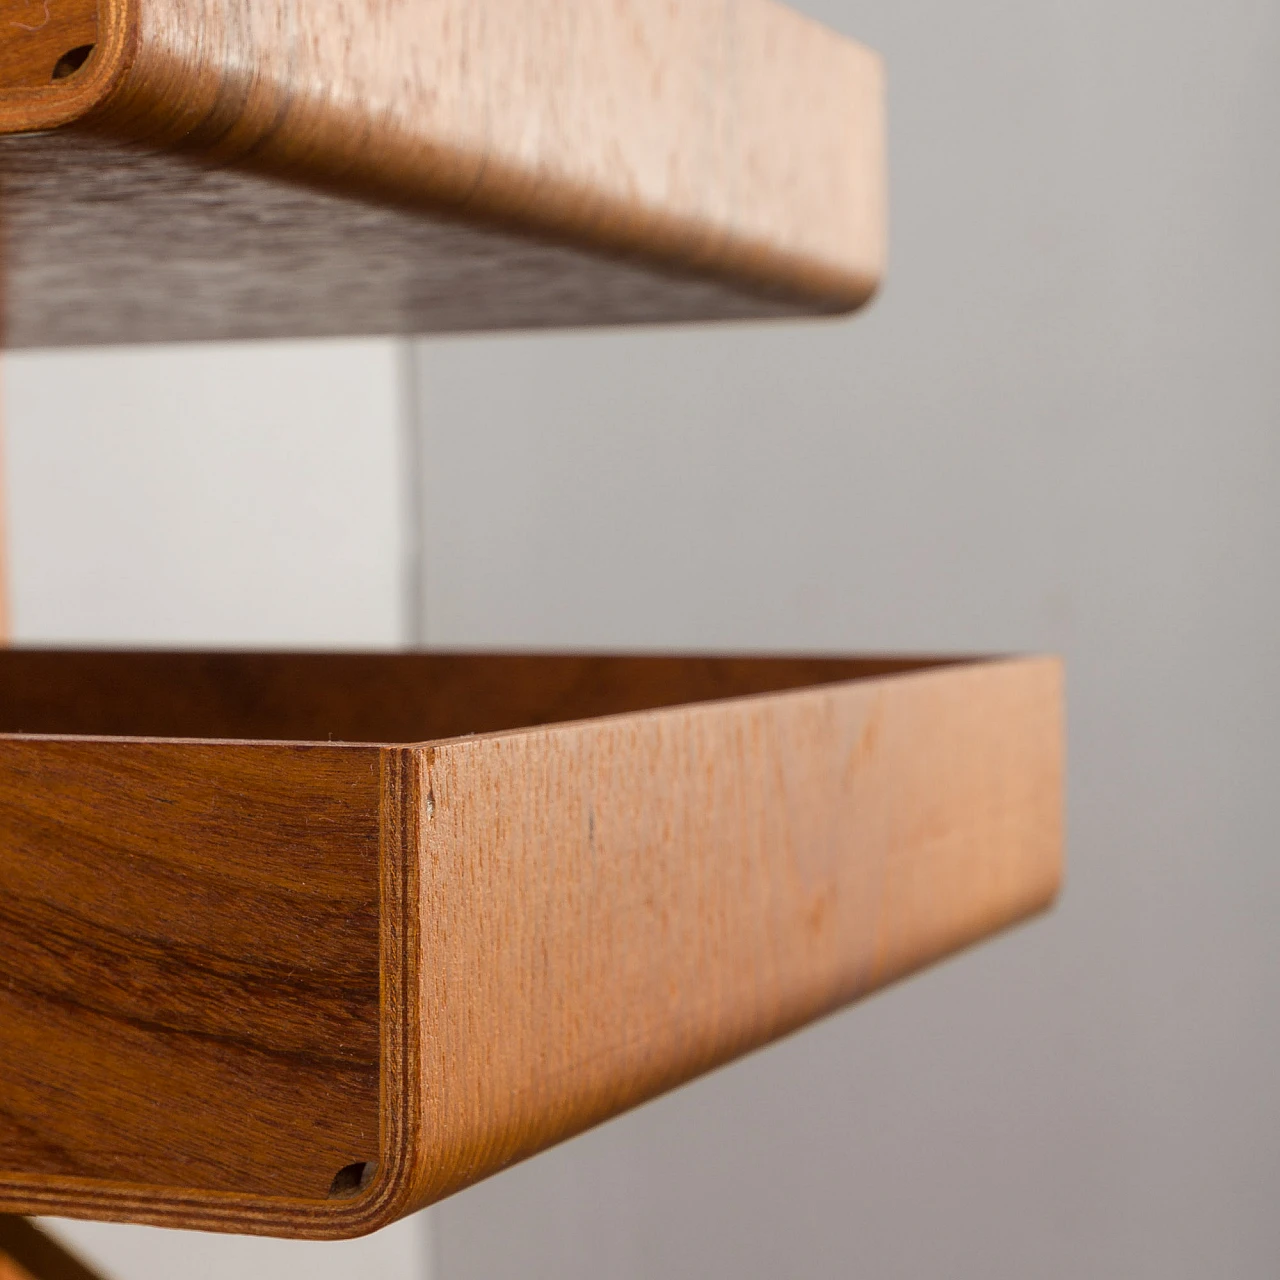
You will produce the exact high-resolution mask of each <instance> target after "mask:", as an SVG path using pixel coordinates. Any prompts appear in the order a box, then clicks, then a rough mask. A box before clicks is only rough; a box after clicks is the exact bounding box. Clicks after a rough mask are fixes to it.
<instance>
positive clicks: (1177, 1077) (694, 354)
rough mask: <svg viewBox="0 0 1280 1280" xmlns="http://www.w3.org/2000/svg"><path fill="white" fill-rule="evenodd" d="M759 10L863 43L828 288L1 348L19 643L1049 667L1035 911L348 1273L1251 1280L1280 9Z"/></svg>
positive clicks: (1263, 904) (1263, 952)
mask: <svg viewBox="0 0 1280 1280" xmlns="http://www.w3.org/2000/svg"><path fill="white" fill-rule="evenodd" d="M799 7H801V8H804V9H807V10H808V11H810V12H812V13H813V14H814V15H815V16H817V17H819V18H821V19H823V20H824V21H827V22H829V23H831V24H832V25H834V26H836V27H838V28H840V29H842V30H844V31H846V32H848V33H850V34H852V35H854V36H856V37H858V38H859V39H862V40H864V41H866V42H867V43H869V44H872V45H873V46H875V47H877V48H879V49H881V50H882V51H883V52H884V53H885V55H886V58H887V61H888V65H889V69H890V81H891V145H890V154H891V158H892V184H893V186H892V192H893V223H892V225H893V243H892V254H893V261H892V264H891V271H890V277H889V283H888V286H887V288H886V290H885V292H884V294H883V296H882V297H881V299H880V300H879V301H877V302H876V303H875V304H874V306H873V308H872V309H871V310H870V311H869V312H867V313H866V314H865V315H863V316H860V317H857V318H855V319H853V320H851V321H847V322H839V323H822V324H801V325H795V326H790V327H755V328H752V327H738V328H732V329H717V330H712V329H701V330H681V331H673V332H662V333H659V332H653V331H649V332H627V333H615V334H607V335H586V334H568V335H556V336H537V337H497V338H474V339H451V340H444V341H432V342H427V343H422V344H419V345H418V346H417V347H416V348H415V349H413V350H409V349H407V348H405V347H402V346H397V345H396V344H392V343H387V342H363V343H351V344H346V343H338V344H319V345H310V344H307V345H292V344H288V345H279V346H277V345H271V346H262V347H238V348H228V349H214V350H207V351H200V352H193V351H183V350H179V349H173V350H161V351H150V352H142V353H134V352H104V353H94V354H83V353H60V354H56V355H33V356H20V357H14V358H12V359H10V360H8V361H7V362H6V370H5V380H6V381H5V386H6V390H5V396H6V418H7V430H8V434H9V455H10V456H9V466H8V472H9V475H8V483H9V486H10V490H11V497H10V504H11V524H12V530H13V547H14V566H13V572H14V579H15V581H14V613H15V627H16V630H17V633H18V636H19V638H20V639H23V638H25V639H28V640H48V639H68V640H76V641H81V640H93V639H117V640H128V641H130V642H143V641H151V642H176V643H183V644H194V643H230V644H255V645H256V644H282V645H307V646H313V645H335V646H345V647H349V646H361V647H368V646H384V645H395V644H400V643H409V642H426V643H429V644H437V645H450V646H457V645H507V646H523V645H537V646H551V645H554V646H580V645H581V646H606V645H609V646H627V647H635V646H643V647H658V648H674V647H691V646H697V647H715V648H734V649H752V648H765V649H777V648H786V649H824V650H859V649H860V650H884V649H929V650H937V649H948V648H949V649H956V650H975V649H976V650H1016V649H1032V650H1054V651H1058V652H1061V653H1063V654H1065V656H1066V658H1067V662H1068V678H1069V716H1070V784H1069V868H1068V883H1067V889H1066V892H1065V895H1064V897H1063V899H1062V901H1061V903H1060V905H1059V906H1058V908H1057V909H1056V910H1055V912H1054V913H1053V914H1052V915H1051V916H1049V917H1047V918H1045V919H1043V920H1041V921H1038V922H1036V923H1034V924H1032V925H1030V926H1028V927H1026V928H1023V929H1021V930H1019V931H1017V932H1015V933H1013V934H1010V935H1008V936H1007V937H1005V938H1003V939H1001V940H999V941H997V942H995V943H992V944H990V945H987V946H985V947H982V948H980V949H978V950H976V951H973V952H972V953H970V954H968V955H966V956H963V957H961V958H960V959H958V960H955V961H953V962H951V963H949V964H947V965H945V966H943V967H941V968H939V969H936V970H933V971H931V972H928V973H926V974H923V975H921V976H919V977H917V978H914V979H912V980H911V981H909V982H907V983H905V984H903V985H902V986H900V987H898V988H895V989H893V990H891V991H889V992H887V993H885V994H883V995H881V996H879V997H876V998H874V999H873V1000H871V1001H869V1002H867V1003H866V1004H864V1005H862V1006H859V1007H857V1008H855V1009H853V1010H851V1011H849V1012H848V1013H845V1014H842V1015H840V1016H838V1017H835V1018H833V1019H830V1020H829V1021H827V1022H826V1023H824V1024H823V1025H821V1026H819V1027H817V1028H814V1029H811V1030H809V1031H806V1032H804V1033H802V1034H800V1035H798V1036H796V1037H794V1038H792V1039H791V1040H789V1041H787V1042H785V1043H783V1044H781V1045H778V1046H775V1047H774V1048H772V1049H769V1050H767V1051H765V1052H763V1053H760V1054H757V1055H755V1056H753V1057H752V1058H750V1059H748V1060H746V1061H744V1062H742V1063H739V1064H737V1065H735V1066H732V1067H730V1068H727V1069H726V1070H723V1071H721V1072H719V1073H717V1074H716V1075H714V1076H712V1077H710V1078H708V1079H705V1080H703V1081H700V1082H698V1083H696V1084H694V1085H692V1086H690V1087H688V1088H685V1089H683V1090H681V1091H679V1092H678V1093H676V1094H674V1095H672V1096H670V1097H668V1098H665V1099H662V1100H659V1101H658V1102H656V1103H653V1104H651V1105H650V1106H648V1107H645V1108H643V1109H642V1110H640V1111H638V1112H636V1113H634V1114H632V1115H630V1116H628V1117H624V1118H623V1119H621V1120H618V1121H616V1122H614V1123H612V1124H610V1125H606V1126H604V1127H603V1128H601V1129H599V1130H597V1131H595V1132H593V1133H591V1134H588V1135H586V1136H584V1137H582V1138H580V1139H578V1140H576V1141H574V1142H572V1143H569V1144H567V1145H566V1146H564V1147H562V1148H560V1149H558V1150H557V1151H554V1152H552V1153H549V1154H547V1155H544V1156H542V1157H540V1158H538V1159H536V1160H534V1161H531V1162H529V1163H528V1164H526V1165H523V1166H520V1167H518V1168H516V1169H513V1170H512V1171H510V1172H508V1173H506V1174H504V1175H502V1176H500V1177H498V1178H496V1179H494V1180H492V1181H491V1182H489V1183H486V1184H484V1185H482V1186H480V1187H477V1188H475V1189H473V1190H471V1191H468V1192H466V1193H463V1194H462V1195H460V1196H458V1197H455V1198H454V1199H453V1200H450V1201H448V1202H446V1203H445V1204H444V1205H442V1206H439V1207H438V1208H437V1209H435V1210H433V1211H431V1213H430V1214H428V1215H426V1219H425V1221H424V1222H423V1223H417V1224H411V1228H406V1229H405V1230H406V1231H409V1230H412V1231H414V1232H416V1233H417V1234H415V1235H413V1236H412V1238H409V1237H408V1236H407V1235H406V1236H404V1237H403V1241H404V1243H403V1248H401V1250H400V1252H398V1253H397V1255H396V1259H395V1260H394V1261H387V1260H386V1258H383V1259H382V1260H381V1261H370V1262H369V1263H368V1264H367V1269H366V1270H365V1271H364V1273H365V1274H371V1275H372V1274H381V1275H387V1276H398V1275H400V1274H405V1275H408V1274H415V1273H417V1274H423V1273H424V1270H422V1269H425V1267H426V1265H427V1261H426V1259H427V1256H428V1254H429V1255H430V1257H431V1259H432V1260H433V1262H434V1275H435V1276H436V1277H439V1278H440V1280H469V1278H471V1277H485V1278H486V1280H505V1278H506V1277H517V1276H519V1277H544V1276H545V1277H556V1278H558V1280H577V1278H578V1277H582V1278H584V1280H585V1278H586V1277H600V1276H611V1277H615V1276H616V1277H623V1278H628V1280H629V1278H630V1277H651V1276H675V1277H680V1276H690V1277H692V1276H708V1275H713V1276H714V1275H733V1276H735V1277H743V1278H750V1277H761V1278H765V1277H769V1278H773V1277H778V1276H846V1275H867V1276H874V1277H892V1276H903V1277H919V1276H964V1277H973V1278H974V1280H997V1278H1004V1277H1008V1278H1009V1280H1015V1278H1016V1280H1022V1278H1024V1277H1026V1276H1032V1275H1033V1276H1037V1277H1080V1276H1121V1275H1123V1276H1125V1277H1146V1276H1151V1277H1157V1276H1158V1277H1161V1278H1162V1280H1168V1278H1170V1277H1201V1276H1205V1275H1213V1276H1222V1277H1227V1276H1230V1277H1260V1276H1271V1275H1275V1274H1280V1216H1278V1215H1277V1214H1276V1213H1275V1211H1274V1208H1273V1205H1274V1201H1275V1197H1276V1189H1277V1186H1280V1100H1278V1098H1277V1093H1276V1089H1275V1087H1274V1081H1275V1080H1276V1079H1277V1077H1278V1076H1280V1017H1278V1016H1277V1010H1278V1009H1280V944H1278V943H1277V938H1276V925H1275V921H1276V919H1277V918H1280V856H1278V855H1280V808H1278V807H1277V805H1276V803H1275V801H1274V791H1275V783H1274V781H1273V778H1274V774H1275V772H1276V770H1277V767H1278V766H1280V501H1278V500H1277V486H1278V483H1280V359H1277V351H1278V350H1280V241H1278V238H1277V235H1276V232H1275V227H1276V225H1277V224H1278V223H1280V166H1278V165H1277V159H1276V140H1277V138H1278V137H1280V87H1278V86H1277V80H1276V75H1275V68H1276V66H1277V63H1278V61H1280V9H1277V8H1276V6H1274V5H1273V4H1271V3H1268V2H1267V0H1218V3H1215V4H1209V3H1208V0H1166V2H1165V3H1163V4H1157V3H1154V0H1117V2H1115V3H1110V4H1102V3H1100V2H1098V0H1077V2H1076V3H1071V4H1067V3H1062V2H1059V0H1032V2H1031V3H1026V2H1025V0H1024V3H1021V4H1013V3H1007V2H997V0H973V2H971V3H967V4H963V5H955V4H944V3H941V0H929V2H928V3H920V4H905V5H903V4H898V5H891V4H887V3H884V0H875V2H873V0H825V2H823V0H802V3H800V6H799ZM86 399H91V400H92V402H93V404H94V406H95V413H94V414H93V415H86V414H84V413H81V412H77V413H74V414H72V413H68V412H66V407H67V406H68V405H69V404H75V405H79V404H83V403H84V402H85V401H86ZM86 459H90V460H91V461H88V462H87V461H86ZM175 475H177V476H178V477H179V479H178V480H177V481H174V480H173V479H172V477H173V476H175ZM74 1230H75V1231H79V1232H80V1233H81V1235H80V1236H79V1237H77V1238H79V1239H81V1240H84V1241H88V1242H89V1243H90V1244H91V1245H92V1247H93V1248H94V1249H97V1250H99V1253H98V1256H99V1257H100V1258H101V1259H102V1260H103V1261H104V1262H106V1261H108V1260H109V1258H108V1255H109V1253H110V1250H111V1249H115V1250H117V1255H113V1256H119V1251H120V1250H122V1249H124V1248H125V1247H126V1243H125V1242H130V1241H133V1242H136V1241H138V1240H139V1239H140V1238H141V1239H142V1240H143V1242H144V1244H145V1247H148V1248H151V1249H152V1251H153V1253H152V1255H151V1256H155V1257H159V1256H160V1255H159V1253H157V1252H156V1250H158V1249H160V1246H159V1245H155V1244H147V1243H146V1242H148V1241H154V1240H155V1239H156V1238H157V1235H158V1233H149V1232H144V1233H142V1237H139V1236H138V1235H137V1234H133V1235H130V1234H129V1231H128V1229H120V1228H114V1229H113V1228H98V1227H93V1228H85V1227H78V1228H74ZM94 1233H96V1234H94ZM428 1235H429V1237H430V1238H429V1240H428ZM128 1247H129V1248H135V1247H137V1248H141V1247H143V1246H142V1245H135V1244H128ZM256 1247H258V1248H260V1249H267V1248H270V1246H256ZM364 1247H367V1248H373V1247H383V1246H381V1245H377V1244H376V1238H375V1242H374V1243H371V1244H370V1245H368V1246H364ZM209 1248H210V1249H213V1246H212V1245H210V1246H209ZM210 1256H212V1254H211V1255H210ZM238 1256H240V1257H241V1258H242V1259H243V1258H244V1257H247V1256H249V1255H247V1254H243V1255H238ZM254 1256H256V1257H258V1258H260V1259H261V1265H262V1266H263V1267H264V1268H267V1270H266V1271H264V1274H279V1273H280V1272H279V1265H280V1264H279V1263H278V1262H269V1261H268V1255H267V1254H265V1253H260V1254H257V1255H254ZM273 1256H274V1255H273ZM380 1257H381V1255H380ZM131 1258H134V1260H133V1261H131V1262H130V1268H131V1269H129V1271H128V1274H129V1275H130V1276H132V1277H136V1280H147V1273H146V1271H145V1269H141V1268H140V1264H139V1263H138V1262H137V1261H136V1257H135V1256H134V1255H131ZM211 1265H212V1264H211ZM237 1265H239V1266H240V1268H241V1269H240V1270H238V1271H229V1272H227V1274H237V1275H244V1276H247V1275H248V1274H249V1272H248V1271H247V1270H245V1269H244V1267H245V1266H246V1265H247V1264H244V1263H243V1261H242V1262H241V1263H240V1264H237ZM335 1265H336V1264H335ZM343 1265H347V1264H343ZM155 1266H156V1268H157V1269H154V1270H153V1271H152V1273H151V1274H154V1275H156V1276H159V1275H161V1274H170V1273H169V1272H166V1271H165V1270H164V1268H163V1265H162V1264H161V1263H156V1264H155ZM396 1267H401V1268H404V1270H402V1271H396V1270H395V1268H396ZM271 1268H274V1270H272V1269H271ZM388 1268H390V1269H388ZM415 1268H418V1269H419V1270H418V1271H416V1272H415ZM347 1269H350V1266H349V1265H347ZM210 1274H212V1272H210ZM316 1274H318V1273H316ZM335 1274H336V1272H335ZM121 1280H125V1274H124V1272H123V1271H122V1272H121Z"/></svg>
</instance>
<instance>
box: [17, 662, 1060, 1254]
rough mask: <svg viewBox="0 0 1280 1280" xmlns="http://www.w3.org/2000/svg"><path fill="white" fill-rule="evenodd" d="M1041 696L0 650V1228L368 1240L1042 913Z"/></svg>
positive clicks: (757, 667) (1000, 683) (899, 674)
mask: <svg viewBox="0 0 1280 1280" xmlns="http://www.w3.org/2000/svg"><path fill="white" fill-rule="evenodd" d="M1061 698H1062V689H1061V672H1060V670H1059V665H1058V664H1057V663H1056V662H1054V661H1052V660H1046V659H1038V660H1036V659H1032V660H1008V661H992V662H958V663H930V662H921V661H918V660H916V661H913V660H887V659H874V660H868V659H862V660H857V659H848V660H843V659H812V658H805V659H764V658H755V659H710V658H657V657H653V658H640V657H604V656H591V657H573V656H561V657H556V656H543V657H529V656H523V657H522V656H518V655H517V656H501V655H492V654H490V655H480V656H465V655H448V654H432V655H402V656H395V655H385V656H381V657H377V656H374V657H368V656H364V657H362V656H326V655H310V656H305V655H304V656H297V655H249V654H244V655H222V656H217V655H198V654H167V655H166V654H109V653H81V654H75V653H48V652H44V653H42V652H27V653H24V652H20V651H11V652H8V653H0V728H2V729H3V730H4V731H5V732H4V733H0V975H2V980H0V1062H3V1070H2V1071H0V1213H3V1212H10V1213H51V1214H60V1215H84V1216H89V1217H95V1218H127V1219H134V1220H138V1221H145V1222H156V1223H162V1224H168V1225H170V1226H189V1227H201V1228H206V1229H213V1230H226V1231H242V1232H267V1233H275V1234H283V1235H305V1236H317V1237H326V1236H341V1235H350V1234H355V1233H359V1232H362V1231H369V1230H372V1229H374V1228H376V1227H379V1226H382V1225H384V1224H385V1223H387V1222H388V1221H390V1220H392V1219H394V1218H396V1217H398V1216H400V1215H401V1214H405V1213H409V1212H411V1211H413V1210H414V1209H417V1208H419V1207H421V1206H422V1205H424V1204H427V1203H430V1202H431V1201H433V1200H436V1199H438V1198H440V1197H441V1196H445V1195H448V1194H450V1193H451V1192H453V1191H456V1190H458V1189H459V1188H461V1187H464V1186H466V1185H467V1184H468V1183H471V1182H474V1181H475V1180H476V1179H478V1178H482V1177H484V1176H486V1175H487V1174H490V1173H494V1172H496V1171H498V1170H500V1169H503V1168H505V1167H507V1166H508V1165H510V1164H511V1163H513V1162H514V1161H516V1160H519V1159H521V1158H522V1157H524V1156H528V1155H531V1154H533V1153H534V1152H536V1151H539V1150H541V1149H542V1148H543V1147H546V1146H548V1145H549V1144H551V1143H553V1142H557V1141H559V1140H561V1139H563V1138H566V1137H568V1136H570V1135H571V1134H574V1133H577V1132H579V1131H580V1130H582V1129H584V1128H586V1127H587V1126H589V1125H592V1124H596V1123H598V1122H599V1121H601V1120H604V1119H607V1118H608V1117H609V1116H612V1115H615V1114H617V1113H618V1112H620V1111H622V1110H625V1109H626V1108H628V1107H631V1106H634V1105H635V1104H637V1103H639V1102H642V1101H644V1100H645V1099H646V1098H650V1097H652V1096H654V1095H655V1094H657V1093H660V1092H662V1091H663V1090H665V1089H669V1088H671V1087H673V1086H675V1085H677V1084H679V1083H681V1082H682V1081H684V1080H688V1079H690V1078H691V1077H693V1076H696V1075H698V1074H699V1073H701V1072H704V1071H708V1070H710V1069H711V1068H713V1067H715V1066H717V1065H718V1064H720V1063H723V1062H725V1061H727V1060H729V1059H730V1058H733V1057H735V1056H737V1055H738V1054H741V1053H744V1052H746V1051H748V1050H750V1049H752V1048H754V1047H756V1046H758V1045H761V1044H764V1043H765V1042H767V1041H769V1040H772V1039H774V1038H776V1037H778V1036H780V1035H784V1034H786V1033H787V1032H789V1031H791V1030H793V1029H795V1028H796V1027H798V1026H800V1025H802V1024H803V1023H806V1022H808V1021H810V1020H812V1019H814V1018H817V1017H820V1016H822V1015H823V1014H825V1013H828V1012H829V1011H831V1010H832V1009H835V1008H837V1007H839V1006H840V1005H843V1004H845V1003H847V1002H848V1001H850V1000H853V999H855V998H856V997H858V996H860V995H862V994H864V993H865V992H868V991H871V990H873V989H875V988H876V987H879V986H882V985H883V984H885V983H887V982H890V981H892V980H894V979H895V978H898V977H901V976H902V975H904V974H906V973H910V972H911V971H912V970H914V969H917V968H919V967H920V966H922V965H925V964H927V963H929V962H931V961H933V960H936V959H938V958H939V957H941V956H943V955H946V954H948V953H949V952H952V951H954V950H955V949H957V948H958V947H962V946H964V945H966V944H968V943H970V942H973V941H976V940H977V939H979V938H982V937H984V936H986V935H988V934H990V933H992V932H994V931H995V930H997V929H999V928H1001V927H1003V926H1005V925H1008V924H1010V923H1012V922H1013V921H1015V920H1019V919H1021V918H1023V917H1024V916H1027V915H1029V914H1030V913H1032V912H1034V911H1037V910H1039V909H1040V908H1042V907H1044V906H1045V905H1047V903H1048V902H1049V901H1050V900H1051V899H1052V897H1053V895H1054V893H1055V891H1056V889H1057V885H1058V877H1059V873H1060V866H1061V841H1062V703H1061ZM138 735H146V736H138ZM392 744H400V745H392Z"/></svg>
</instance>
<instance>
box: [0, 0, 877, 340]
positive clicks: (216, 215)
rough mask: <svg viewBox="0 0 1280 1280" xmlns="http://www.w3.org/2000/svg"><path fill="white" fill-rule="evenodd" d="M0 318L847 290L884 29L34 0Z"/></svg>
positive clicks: (453, 5)
mask: <svg viewBox="0 0 1280 1280" xmlns="http://www.w3.org/2000/svg"><path fill="white" fill-rule="evenodd" d="M23 2H24V0H19V3H17V5H16V7H15V6H10V8H11V9H13V10H14V13H13V15H12V21H10V22H9V23H8V24H7V25H6V27H5V37H4V44H3V46H0V134H9V135H22V136H9V137H3V138H0V218H2V219H3V233H4V238H3V243H4V250H3V261H2V262H0V269H2V276H0V278H2V279H3V281H4V301H5V317H4V321H5V322H4V325H3V327H2V328H0V333H2V335H3V340H4V342H5V343H6V344H7V345H10V346H17V347H23V346H43V345H60V344H80V343H94V342H122V341H149V340H155V339H161V340H174V339H197V338H219V337H261V336H276V335H321V334H340V333H357V332H377V333H391V332H414V333H417V332H434V331H446V330H463V329H488V328H502V327H511V326H534V325H565V324H572V325H580V324H593V325H594V324H609V323H619V322H634V321H660V320H700V319H724V318H752V317H766V316H785V315H797V314H826V313H834V312H842V311H847V310H850V309H852V308H854V307H856V306H858V305H860V304H861V303H862V302H864V301H865V300H866V299H867V298H868V296H869V295H870V294H871V293H872V291H873V290H874V289H875V287H876V285H877V283H878V281H879V279H880V275H881V272H882V269H883V263H884V255H885V174H884V168H885V163H884V103H883V76H882V71H881V67H880V62H879V59H878V58H877V57H876V55H875V54H873V53H871V52H869V51H868V50H866V49H864V48H862V47H861V46H859V45H857V44H855V43H853V42H851V41H848V40H845V39H842V38H840V37H838V36H836V35H835V34H833V33H832V32H830V31H828V30H826V29H825V28H823V27H821V26H819V25H818V24H816V23H814V22H811V21H809V20H808V19H805V18H803V17H801V16H799V15H797V14H795V13H793V12H790V11H788V10H787V9H785V8H782V7H780V6H777V5H775V4H772V3H770V2H769V0H735V2H734V3H732V4H727V3H724V0H681V3H679V4H672V3H669V2H668V0H622V2H621V3H618V2H617V0H524V2H522V3H520V4H512V3H503V2H502V0H414V2H413V3H404V2H403V0H330V2H329V3H326V4H324V5H307V4H301V3H299V0H60V2H59V3H58V4H56V5H54V6H53V7H52V9H50V8H49V7H48V6H43V7H42V5H41V4H40V3H39V2H38V0H31V3H29V4H28V5H27V8H28V9H29V10H30V12H29V13H27V12H26V11H25V10H23Z"/></svg>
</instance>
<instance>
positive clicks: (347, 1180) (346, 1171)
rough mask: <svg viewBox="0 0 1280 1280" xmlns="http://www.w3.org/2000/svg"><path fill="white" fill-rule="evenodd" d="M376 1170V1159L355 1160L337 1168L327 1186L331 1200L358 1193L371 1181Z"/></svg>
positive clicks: (343, 1198) (345, 1197)
mask: <svg viewBox="0 0 1280 1280" xmlns="http://www.w3.org/2000/svg"><path fill="white" fill-rule="evenodd" d="M377 1170H378V1163H377V1161H376V1160H357V1161H356V1163H355V1164H349V1165H346V1166H345V1167H343V1168H341V1169H339V1170H338V1172H337V1173H335V1174H334V1175H333V1185H332V1186H330V1188H329V1198H330V1199H331V1200H345V1199H347V1198H348V1197H349V1196H354V1195H359V1193H360V1192H361V1191H363V1190H364V1189H365V1187H367V1186H368V1185H369V1183H371V1182H372V1181H373V1175H374V1174H375V1173H376V1172H377Z"/></svg>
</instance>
